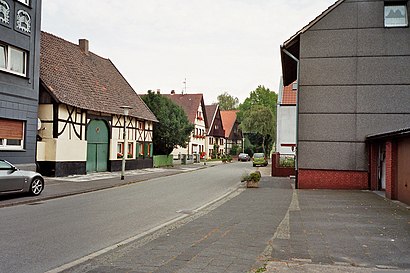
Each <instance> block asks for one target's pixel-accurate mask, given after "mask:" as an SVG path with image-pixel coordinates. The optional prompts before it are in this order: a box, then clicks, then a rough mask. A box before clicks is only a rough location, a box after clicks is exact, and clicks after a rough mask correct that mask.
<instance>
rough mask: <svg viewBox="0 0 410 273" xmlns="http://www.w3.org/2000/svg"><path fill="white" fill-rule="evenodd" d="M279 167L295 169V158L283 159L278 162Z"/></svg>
mask: <svg viewBox="0 0 410 273" xmlns="http://www.w3.org/2000/svg"><path fill="white" fill-rule="evenodd" d="M279 165H280V166H281V167H288V168H294V167H295V158H293V157H285V158H284V159H281V160H280V162H279Z"/></svg>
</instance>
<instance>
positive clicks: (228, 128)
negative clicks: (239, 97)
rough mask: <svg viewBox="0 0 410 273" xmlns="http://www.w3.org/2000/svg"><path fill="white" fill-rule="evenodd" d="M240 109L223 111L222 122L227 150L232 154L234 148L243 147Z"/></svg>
mask: <svg viewBox="0 0 410 273" xmlns="http://www.w3.org/2000/svg"><path fill="white" fill-rule="evenodd" d="M238 112H239V111H238V110H229V111H221V118H222V124H223V127H224V129H225V152H226V153H227V154H231V152H232V148H233V147H235V146H236V147H237V148H239V149H242V141H243V135H242V131H241V130H240V129H239V122H238V120H237V117H236V115H237V113H238Z"/></svg>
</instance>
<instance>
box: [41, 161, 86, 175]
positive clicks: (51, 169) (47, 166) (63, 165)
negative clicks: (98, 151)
mask: <svg viewBox="0 0 410 273" xmlns="http://www.w3.org/2000/svg"><path fill="white" fill-rule="evenodd" d="M37 172H39V173H41V174H42V175H44V176H51V177H64V176H69V175H74V174H86V173H87V172H86V163H85V162H83V161H78V162H77V161H68V162H64V161H63V162H55V161H38V162H37Z"/></svg>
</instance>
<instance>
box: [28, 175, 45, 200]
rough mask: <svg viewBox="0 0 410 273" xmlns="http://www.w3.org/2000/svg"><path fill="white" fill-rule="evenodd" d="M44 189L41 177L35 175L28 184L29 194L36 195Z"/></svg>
mask: <svg viewBox="0 0 410 273" xmlns="http://www.w3.org/2000/svg"><path fill="white" fill-rule="evenodd" d="M43 189H44V180H43V178H41V177H35V178H34V179H33V181H32V182H31V185H30V194H31V195H34V196H37V195H40V193H41V192H42V191H43Z"/></svg>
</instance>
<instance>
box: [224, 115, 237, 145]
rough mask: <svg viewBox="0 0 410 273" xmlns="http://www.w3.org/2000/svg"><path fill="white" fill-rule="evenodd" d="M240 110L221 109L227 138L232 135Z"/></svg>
mask: <svg viewBox="0 0 410 273" xmlns="http://www.w3.org/2000/svg"><path fill="white" fill-rule="evenodd" d="M238 112H239V111H238V110H229V111H221V118H222V125H223V127H224V129H225V137H226V138H228V137H229V136H230V135H231V132H232V129H233V126H234V125H235V122H236V113H238Z"/></svg>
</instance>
